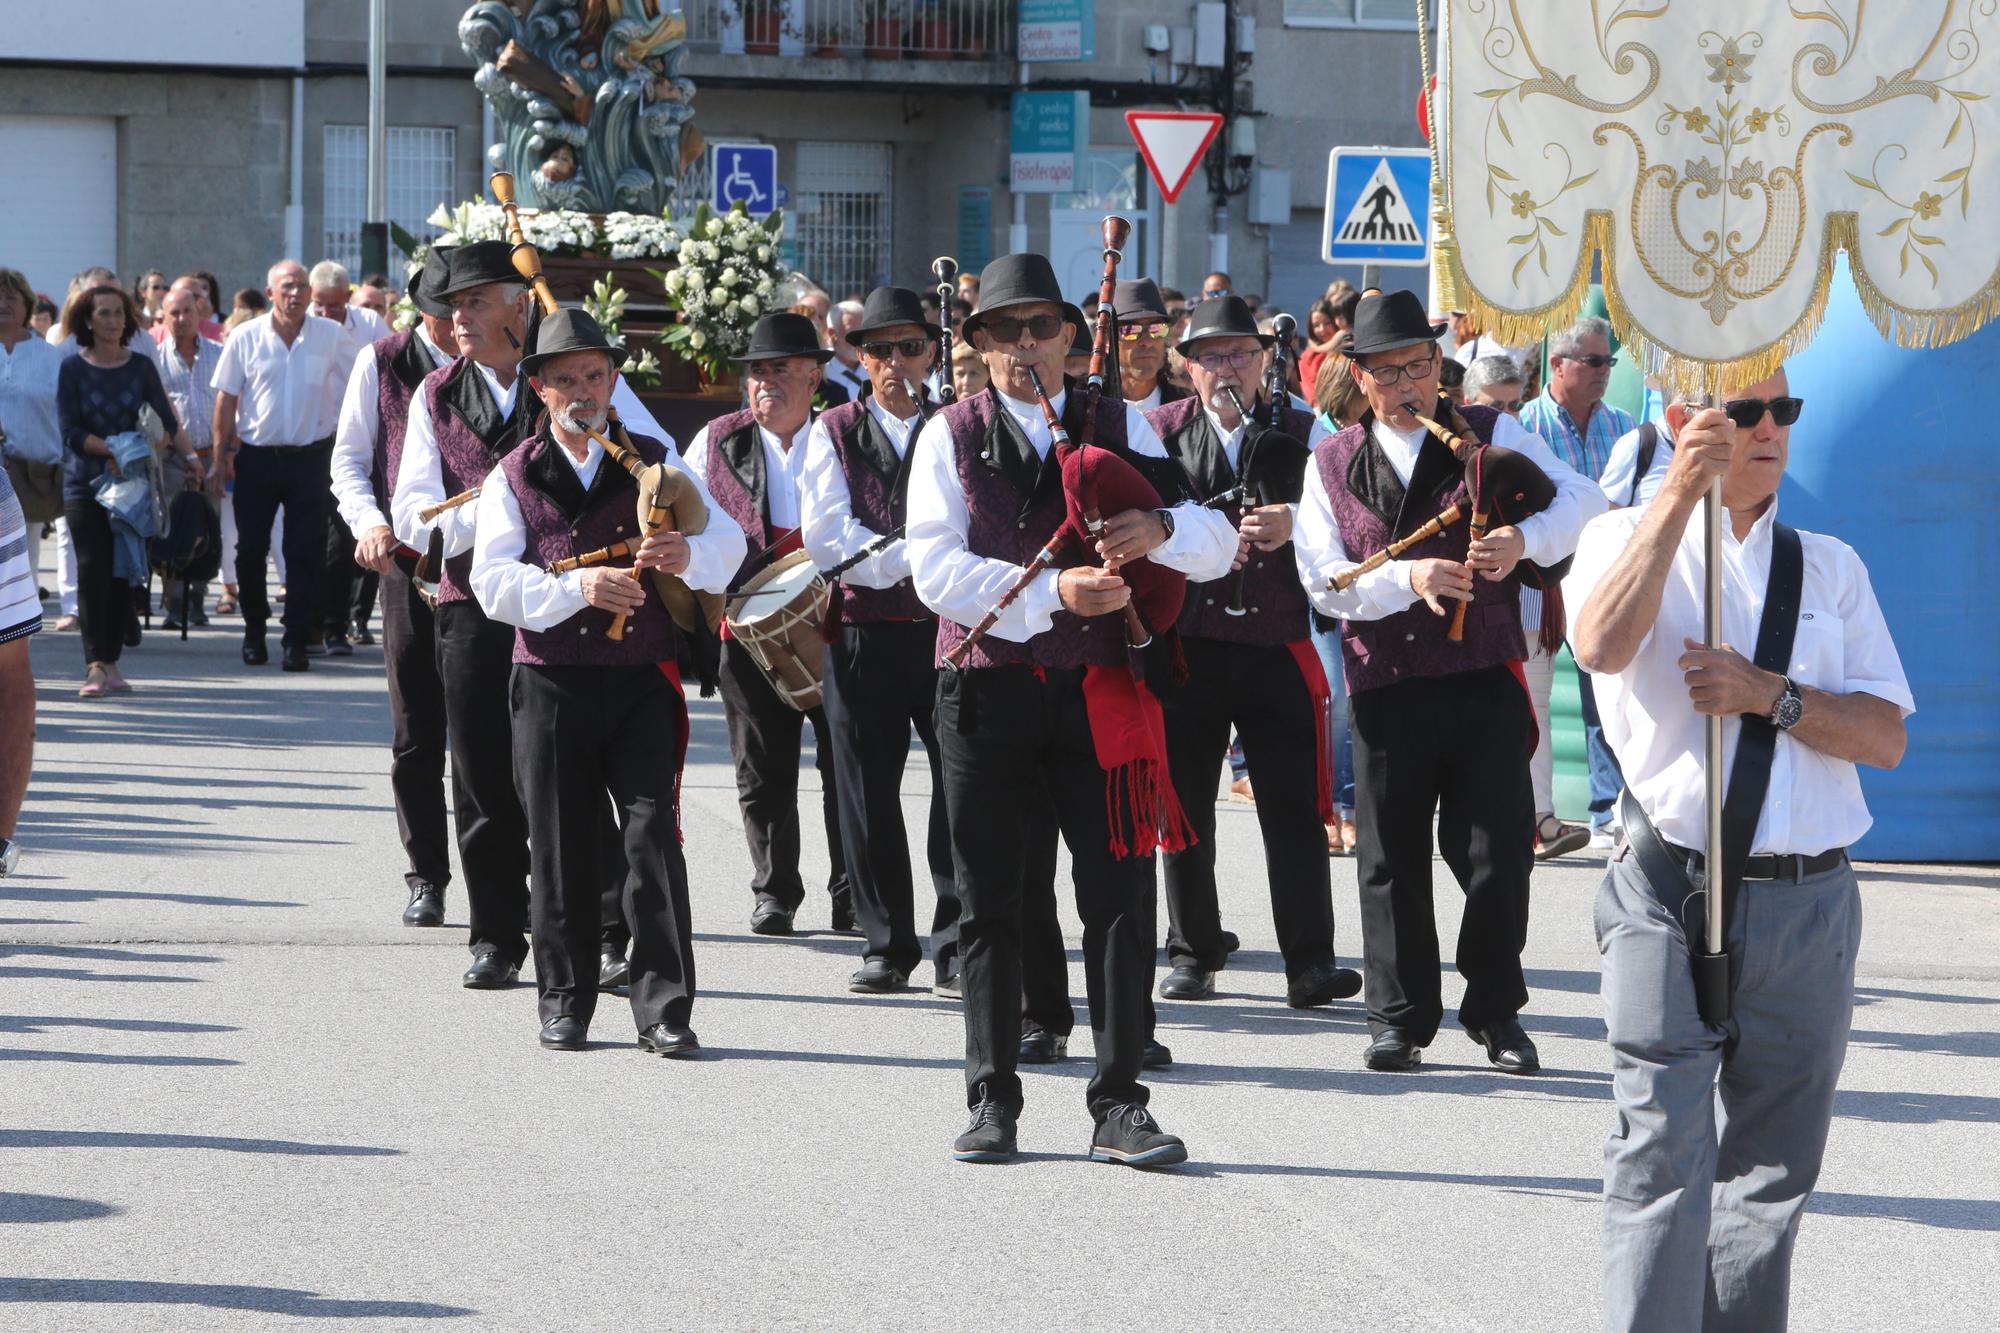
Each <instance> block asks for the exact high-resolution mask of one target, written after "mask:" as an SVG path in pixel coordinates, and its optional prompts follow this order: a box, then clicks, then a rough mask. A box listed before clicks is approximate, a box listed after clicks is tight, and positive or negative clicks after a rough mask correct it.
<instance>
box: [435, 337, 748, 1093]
mask: <svg viewBox="0 0 2000 1333" xmlns="http://www.w3.org/2000/svg"><path fill="white" fill-rule="evenodd" d="M622 350H623V349H621V348H618V347H616V346H615V345H614V344H612V343H611V342H610V341H608V340H607V339H606V338H605V336H604V333H603V330H601V329H600V328H599V327H598V325H597V322H596V321H595V320H593V319H592V318H591V317H590V316H589V315H587V314H585V313H583V312H582V311H576V310H559V311H557V312H556V313H555V314H553V315H549V316H547V317H546V318H544V319H543V320H542V321H541V323H540V324H539V325H538V326H537V327H536V330H535V335H534V338H533V340H532V345H531V346H530V348H529V351H528V355H526V356H525V357H523V358H522V359H521V367H520V369H521V373H522V374H523V375H524V376H526V377H528V379H529V383H530V385H531V386H532V388H533V389H534V391H535V393H536V394H537V396H538V398H539V401H540V402H541V403H542V404H543V405H544V406H545V407H546V411H545V412H543V413H541V414H540V417H539V420H538V421H537V423H536V425H535V428H534V430H533V433H532V434H531V435H530V436H529V437H528V438H527V440H525V441H524V442H523V443H522V444H521V445H520V446H519V447H517V448H515V449H512V450H510V451H509V452H508V453H507V455H506V456H505V457H504V458H502V459H501V460H500V463H499V465H498V466H497V467H495V468H494V469H493V470H492V472H491V473H490V474H489V475H488V476H487V477H486V478H485V479H484V481H483V484H482V485H481V489H480V496H479V500H478V507H479V514H478V531H477V535H476V537H475V539H474V542H473V549H472V569H471V575H470V582H471V585H472V590H473V592H474V594H475V595H476V596H477V597H478V599H479V605H480V606H481V607H482V608H483V609H484V610H485V612H486V614H487V615H488V616H490V617H491V618H492V619H493V620H494V621H495V622H497V623H504V624H508V625H512V626H514V627H515V631H514V644H513V651H512V659H513V670H512V679H511V681H510V682H509V699H510V703H511V711H512V719H513V727H512V737H513V774H514V781H515V782H516V784H517V785H518V787H519V790H520V792H521V798H522V804H523V805H524V807H525V808H526V811H527V820H528V833H529V846H530V849H531V852H532V863H533V885H534V890H533V895H532V900H531V901H532V906H533V923H534V954H535V982H536V986H537V988H538V990H539V992H540V996H541V1004H540V1010H541V1020H542V1032H541V1042H542V1045H543V1046H545V1047H549V1048H551V1049H557V1050H576V1049H580V1048H581V1047H582V1046H583V1044H584V1041H585V1037H586V1035H587V1033H588V1031H589V1027H590V1019H591V1015H592V1013H593V1012H594V1011H595V1009H596V1006H597V994H598V990H597V986H598V934H599V932H598V920H599V902H600V898H601V896H602V892H603V886H604V881H605V877H606V876H607V875H609V874H616V873H619V872H620V871H624V870H627V869H629V873H626V874H625V875H624V877H623V879H624V892H623V901H622V910H623V915H624V918H625V921H626V923H627V925H628V926H629V927H630V929H631V931H632V952H631V959H630V964H629V967H630V985H631V1000H632V1014H633V1018H634V1021H635V1022H636V1024H637V1027H638V1032H639V1045H640V1047H641V1048H642V1049H644V1050H648V1051H651V1052H654V1053H656V1054H660V1055H669V1056H686V1055H692V1054H694V1052H695V1051H696V1050H697V1048H698V1046H699V1043H698V1042H697V1041H696V1039H695V1034H694V1031H693V1029H692V1028H691V1027H689V1025H688V1018H689V1010H690V1009H691V1007H692V1005H693V1003H694V984H695V974H694V954H693V944H692V938H691V935H690V926H689V916H688V882H687V863H686V861H685V860H684V859H683V856H682V853H681V844H680V827H679V824H680V775H681V766H682V763H683V762H684V761H685V759H686V756H687V735H688V733H687V705H686V703H685V701H684V699H683V697H682V694H681V689H680V681H679V671H678V668H677V667H676V666H675V639H676V635H677V631H676V628H675V625H674V620H673V618H672V616H670V615H669V614H668V611H667V609H666V606H665V604H664V602H663V601H662V599H661V598H660V597H659V596H655V595H652V594H651V593H650V591H649V588H648V586H647V585H646V584H644V583H641V582H640V580H639V577H638V575H637V571H639V570H646V571H658V573H660V574H666V575H676V576H678V577H679V578H680V579H681V580H682V581H683V582H684V583H685V584H686V585H687V586H688V587H690V588H693V589H696V590H700V591H704V592H720V591H721V590H722V588H723V587H724V586H725V585H726V584H727V583H728V581H729V577H730V575H731V574H733V573H734V572H735V570H736V567H737V565H738V564H740V563H741V561H742V559H743V549H744V540H743V535H742V533H740V532H739V531H737V530H736V528H735V527H734V525H732V524H728V523H715V524H712V525H708V526H706V527H705V528H704V529H703V531H702V532H701V533H699V534H698V535H686V534H683V533H681V532H678V531H673V530H671V529H668V528H665V527H659V528H653V527H652V525H651V523H650V522H649V521H648V517H647V516H646V515H642V514H641V513H640V510H641V508H642V506H644V505H646V504H647V503H648V502H647V501H644V500H641V498H640V487H639V485H638V483H637V481H635V479H634V477H633V476H632V475H631V474H628V472H627V471H626V470H625V469H624V468H622V467H620V466H619V465H618V464H617V463H616V462H614V461H610V460H609V458H608V456H607V454H606V451H605V448H604V446H603V445H602V444H601V443H599V441H598V440H597V439H596V438H594V436H595V435H602V434H604V433H605V432H606V431H609V432H611V433H612V434H613V436H614V437H622V438H618V439H617V441H616V442H618V443H621V444H623V445H625V446H626V448H627V449H629V450H631V451H632V452H635V453H636V454H637V455H638V457H639V459H640V460H642V461H643V462H644V463H645V464H646V465H647V466H649V467H653V466H660V465H664V466H666V467H669V468H672V469H674V473H675V475H677V476H679V477H681V478H684V480H685V484H686V485H688V486H690V487H692V488H693V489H694V491H695V492H696V494H697V495H699V496H700V498H701V501H702V503H703V505H707V504H708V496H707V494H706V493H705V492H704V491H703V488H702V485H701V480H700V478H699V477H698V476H696V475H695V474H694V473H693V472H692V471H691V470H690V469H689V468H688V467H687V465H686V464H684V463H682V462H681V461H680V460H679V459H678V458H676V457H675V456H674V451H673V449H672V448H671V447H670V446H668V445H667V444H665V443H664V442H662V441H660V440H656V439H653V438H651V437H649V436H645V435H636V434H629V435H628V434H626V433H625V432H624V431H623V429H622V427H621V426H619V425H618V424H617V423H615V422H613V421H612V420H611V418H610V414H609V411H608V405H609V403H610V401H611V393H612V387H613V384H614V383H615V382H616V380H617V378H618V361H619V360H620V359H621V358H622ZM619 544H628V545H633V544H636V546H637V550H636V553H635V556H634V559H633V565H632V568H631V569H624V568H619V567H617V566H614V565H612V564H608V563H604V564H591V565H589V567H587V568H573V567H571V568H568V569H567V571H566V572H560V573H558V572H555V570H561V569H564V568H565V566H566V565H569V564H572V563H573V562H575V561H576V560H577V558H578V557H583V558H584V559H588V558H589V553H591V552H595V551H599V550H602V549H603V548H606V547H611V548H614V549H615V548H616V547H617V546H618V545H619ZM551 567H554V568H553V569H552V568H551ZM607 793H608V794H609V797H610V800H611V801H612V803H614V804H615V805H616V806H617V809H618V812H619V824H620V826H621V828H622V829H623V832H624V844H623V849H622V857H621V856H614V855H613V854H612V852H611V850H610V849H607V848H606V847H605V845H604V838H603V825H604V807H605V800H606V795H607ZM607 861H608V862H611V864H607Z"/></svg>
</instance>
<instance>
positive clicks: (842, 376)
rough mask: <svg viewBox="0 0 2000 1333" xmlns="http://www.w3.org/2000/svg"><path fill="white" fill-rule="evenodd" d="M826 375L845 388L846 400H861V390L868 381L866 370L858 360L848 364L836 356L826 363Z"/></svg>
mask: <svg viewBox="0 0 2000 1333" xmlns="http://www.w3.org/2000/svg"><path fill="white" fill-rule="evenodd" d="M826 377H827V378H828V379H830V380H832V381H833V382H834V383H835V384H838V385H839V386H840V387H841V388H843V389H845V390H847V401H849V402H850V403H858V402H860V401H861V390H862V387H863V386H864V385H866V384H867V383H868V372H867V371H865V370H863V369H862V368H861V363H860V362H859V361H856V362H855V363H854V364H853V365H851V366H850V365H848V364H846V363H845V362H843V361H842V360H841V359H840V358H839V357H837V356H836V357H835V358H833V360H831V361H829V362H827V363H826Z"/></svg>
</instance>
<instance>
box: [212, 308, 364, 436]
mask: <svg viewBox="0 0 2000 1333" xmlns="http://www.w3.org/2000/svg"><path fill="white" fill-rule="evenodd" d="M346 336H347V335H346V334H345V333H344V332H343V331H342V329H341V327H340V325H338V324H336V323H334V322H333V321H332V320H330V319H321V318H320V317H319V316H318V315H307V316H306V317H305V323H304V324H303V325H302V326H301V327H300V329H299V331H298V333H297V335H296V336H294V337H293V339H292V340H291V342H289V343H287V342H286V341H285V340H284V339H283V338H281V337H279V336H278V334H277V331H276V330H275V329H273V328H272V326H271V316H270V314H269V312H266V313H264V314H262V315H259V316H257V318H255V319H253V320H249V321H247V322H245V323H243V324H239V325H238V326H237V328H236V332H235V334H234V335H233V336H232V337H231V338H230V339H229V341H228V342H226V343H224V344H223V345H222V360H221V361H220V362H219V363H218V364H217V365H216V368H215V381H214V384H215V387H216V389H218V390H219V391H221V392H222V393H226V394H231V395H234V396H235V398H236V399H237V404H236V434H237V437H238V438H239V439H240V440H241V441H242V442H243V443H244V444H252V445H260V446H264V447H267V448H284V447H289V446H297V445H307V444H316V443H318V442H319V441H321V440H323V439H325V438H326V437H327V436H329V435H331V434H333V428H334V425H335V423H337V422H338V421H339V419H340V394H341V391H342V390H343V389H344V388H345V387H346V382H345V381H343V380H340V379H337V378H336V377H335V375H334V369H335V366H336V365H337V363H338V361H339V358H340V356H341V354H342V353H343V351H344V350H345V349H346Z"/></svg>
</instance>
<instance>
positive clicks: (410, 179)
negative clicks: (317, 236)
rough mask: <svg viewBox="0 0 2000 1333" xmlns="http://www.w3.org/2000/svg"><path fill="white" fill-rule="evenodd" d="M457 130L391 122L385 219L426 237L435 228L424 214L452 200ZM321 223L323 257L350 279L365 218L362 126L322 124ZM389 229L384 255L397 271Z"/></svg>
mask: <svg viewBox="0 0 2000 1333" xmlns="http://www.w3.org/2000/svg"><path fill="white" fill-rule="evenodd" d="M457 139H458V136H457V133H456V131H453V130H440V129H420V128H416V127H412V126H391V127H390V128H389V132H388V142H387V144H386V148H387V151H388V156H389V163H388V167H389V221H390V222H392V223H394V224H395V225H396V226H398V227H401V228H402V229H403V230H404V231H406V232H408V233H409V234H410V235H411V236H414V237H415V238H416V239H418V240H420V241H421V240H428V239H429V238H430V237H432V236H435V235H437V234H438V229H437V228H436V227H433V226H432V225H431V224H430V223H428V222H426V221H425V220H424V219H426V218H428V217H429V216H430V215H431V212H432V210H433V209H435V208H436V207H437V206H438V205H439V204H445V205H451V204H454V203H457V202H458V199H457V197H456V195H455V194H454V193H453V184H452V182H453V178H454V176H455V175H456V167H457V163H456V160H455V157H454V154H455V153H456V151H457V146H458V145H457ZM325 172H326V201H325V205H324V207H323V210H322V211H323V213H324V215H325V223H326V236H325V243H324V245H323V246H322V249H321V254H322V256H323V257H324V258H327V259H331V260H333V261H334V262H336V263H339V264H344V265H346V266H347V269H348V271H349V272H350V273H353V274H354V276H355V278H357V279H359V278H360V277H361V276H362V274H361V272H360V267H361V224H362V223H363V222H365V221H366V220H367V218H368V127H367V126H365V125H328V126H327V127H326V159H325ZM394 236H395V233H394V232H391V233H390V237H391V239H390V242H389V257H390V262H391V267H392V268H396V271H395V272H393V273H391V274H390V276H391V277H392V278H396V277H399V276H400V273H401V270H400V268H397V267H396V265H397V259H398V256H401V257H402V258H408V256H406V255H403V254H402V251H401V250H400V249H398V248H397V246H396V243H395V240H394Z"/></svg>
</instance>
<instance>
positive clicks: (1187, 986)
mask: <svg viewBox="0 0 2000 1333" xmlns="http://www.w3.org/2000/svg"><path fill="white" fill-rule="evenodd" d="M1160 998H1161V999H1163V1000H1212V999H1214V998H1215V973H1213V972H1211V971H1209V970H1208V969H1207V968H1205V967H1196V966H1195V965H1194V964H1193V963H1182V964H1181V965H1180V966H1179V967H1177V968H1175V969H1174V970H1173V971H1171V972H1169V973H1167V975H1166V976H1164V977H1162V978H1161V979H1160Z"/></svg>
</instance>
